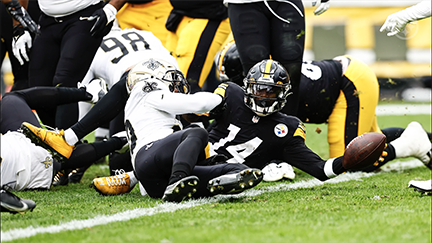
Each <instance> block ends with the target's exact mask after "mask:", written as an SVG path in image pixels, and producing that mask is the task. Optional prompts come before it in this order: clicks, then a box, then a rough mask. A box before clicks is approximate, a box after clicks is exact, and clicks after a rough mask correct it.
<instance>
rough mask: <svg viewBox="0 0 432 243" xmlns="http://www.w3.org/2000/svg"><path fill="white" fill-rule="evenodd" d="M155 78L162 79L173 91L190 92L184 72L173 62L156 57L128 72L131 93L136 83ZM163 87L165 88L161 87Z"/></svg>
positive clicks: (128, 88)
mask: <svg viewBox="0 0 432 243" xmlns="http://www.w3.org/2000/svg"><path fill="white" fill-rule="evenodd" d="M154 80H159V81H161V82H162V83H163V84H164V85H165V86H166V87H167V88H168V89H169V91H171V92H178V93H185V94H187V93H189V92H190V88H189V83H188V82H187V81H186V79H185V78H184V75H183V73H182V72H181V71H180V70H178V69H177V68H176V67H175V66H174V65H172V64H171V63H169V62H167V61H165V60H161V59H156V58H149V59H146V60H143V61H141V62H140V63H138V64H136V65H135V66H134V67H133V68H132V69H131V70H130V71H129V73H128V76H127V82H126V87H127V90H128V92H129V93H130V92H131V91H132V89H133V87H134V86H135V84H136V83H138V82H141V81H146V82H149V81H154ZM161 88H162V89H163V87H160V88H159V89H161Z"/></svg>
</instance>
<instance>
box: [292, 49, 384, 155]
mask: <svg viewBox="0 0 432 243" xmlns="http://www.w3.org/2000/svg"><path fill="white" fill-rule="evenodd" d="M378 98H379V85H378V80H377V78H376V75H375V74H374V72H373V71H372V70H371V69H370V68H369V67H368V66H367V65H366V64H364V63H362V62H361V61H359V60H357V59H355V58H353V57H350V56H340V57H336V58H335V59H333V60H322V61H308V62H303V65H302V77H301V83H300V102H299V108H298V113H297V116H298V117H299V118H300V120H302V121H304V122H306V123H328V138H327V139H328V143H329V148H330V158H334V157H338V156H342V155H343V153H344V151H345V147H346V146H347V145H348V143H349V142H350V141H351V140H352V139H354V138H355V137H357V136H359V135H361V134H363V133H367V132H381V130H380V128H379V127H378V124H377V119H376V114H375V109H376V106H377V104H378ZM288 105H289V104H288Z"/></svg>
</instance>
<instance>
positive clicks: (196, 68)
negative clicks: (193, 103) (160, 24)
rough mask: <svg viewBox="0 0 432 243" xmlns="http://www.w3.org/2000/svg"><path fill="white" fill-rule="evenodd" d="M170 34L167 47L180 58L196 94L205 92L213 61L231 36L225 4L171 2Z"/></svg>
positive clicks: (168, 23) (181, 68) (168, 24)
mask: <svg viewBox="0 0 432 243" xmlns="http://www.w3.org/2000/svg"><path fill="white" fill-rule="evenodd" d="M170 2H171V5H172V6H173V10H172V12H171V14H170V17H169V18H168V20H167V28H168V29H169V30H170V33H169V35H168V40H167V44H166V47H167V49H168V50H169V51H170V52H171V53H172V54H173V56H175V57H176V58H177V62H178V65H179V68H180V70H181V71H182V72H183V73H184V74H185V75H186V79H187V80H188V82H189V83H190V85H191V88H192V92H193V93H194V92H196V91H199V90H201V88H202V87H203V85H204V83H205V81H206V79H207V76H208V75H209V73H210V70H211V69H212V67H213V59H214V57H215V55H216V53H217V52H218V51H219V50H220V48H221V47H222V45H223V44H224V43H225V40H226V39H227V37H228V36H229V34H230V32H231V28H230V24H229V20H228V11H227V8H226V7H225V5H223V1H222V0H218V1H205V0H202V1H183V0H170Z"/></svg>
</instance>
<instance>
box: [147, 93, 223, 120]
mask: <svg viewBox="0 0 432 243" xmlns="http://www.w3.org/2000/svg"><path fill="white" fill-rule="evenodd" d="M221 101H222V98H221V97H220V96H219V95H216V94H214V93H210V92H198V93H195V94H192V95H187V94H180V93H171V92H167V91H162V90H158V91H154V92H151V93H149V94H148V97H147V100H146V103H147V104H148V105H150V106H153V107H154V108H156V109H158V110H162V111H165V112H168V113H171V114H176V115H181V114H188V113H205V112H208V111H210V110H212V109H213V108H215V107H216V106H217V105H219V104H220V103H221Z"/></svg>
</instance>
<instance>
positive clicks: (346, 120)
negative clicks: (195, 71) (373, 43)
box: [217, 44, 432, 171]
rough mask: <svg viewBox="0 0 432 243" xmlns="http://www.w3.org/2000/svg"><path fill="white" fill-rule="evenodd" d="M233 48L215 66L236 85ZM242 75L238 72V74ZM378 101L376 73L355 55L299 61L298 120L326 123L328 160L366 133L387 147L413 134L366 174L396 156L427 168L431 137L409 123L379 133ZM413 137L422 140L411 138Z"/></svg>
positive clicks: (415, 125) (367, 169) (429, 165)
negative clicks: (378, 137) (379, 138)
mask: <svg viewBox="0 0 432 243" xmlns="http://www.w3.org/2000/svg"><path fill="white" fill-rule="evenodd" d="M235 49H236V47H235V44H231V45H230V46H228V50H226V51H223V52H221V53H222V54H221V56H220V57H219V58H218V60H217V62H218V66H219V69H220V77H222V78H225V79H226V78H229V79H230V80H231V77H234V80H236V83H239V82H238V81H239V79H238V77H237V76H236V75H235V74H236V72H235V71H234V70H232V69H233V68H232V66H235V67H236V68H238V65H236V63H237V62H239V61H240V60H239V59H238V53H237V52H236V50H235ZM241 72H242V71H241V70H240V71H237V74H239V73H241ZM378 98H379V85H378V81H377V78H376V76H375V74H374V73H373V71H372V70H371V69H370V68H369V67H368V66H367V65H365V64H364V63H362V62H360V61H359V60H357V59H355V58H353V57H350V56H339V57H335V58H334V59H332V60H322V61H308V62H303V65H302V76H301V83H300V101H299V109H298V112H297V116H298V117H299V118H300V120H301V121H303V122H305V123H328V143H329V149H330V158H335V157H339V156H342V155H343V153H344V151H345V147H346V146H347V145H348V143H349V142H350V141H351V140H352V139H354V138H355V137H357V136H359V135H361V134H363V133H366V132H382V133H384V135H386V137H387V143H389V142H391V141H393V140H395V139H397V138H398V137H400V136H401V134H405V135H404V137H405V138H406V136H408V134H411V135H409V136H410V138H409V139H408V140H407V139H405V140H406V141H407V142H403V143H401V142H395V143H393V145H394V146H389V147H388V148H386V151H387V153H388V155H387V156H386V157H385V159H384V161H382V162H376V164H375V165H373V166H371V167H369V168H365V169H364V170H365V171H373V170H375V169H377V168H378V167H381V166H382V165H384V164H385V163H387V162H388V161H390V160H392V159H394V158H401V157H410V156H413V157H416V158H418V159H420V160H421V161H422V162H423V163H424V164H425V165H426V166H428V167H429V168H430V167H431V166H432V164H431V152H430V150H431V143H430V137H431V135H430V133H429V134H427V133H426V132H425V131H424V130H423V128H422V127H421V126H420V124H418V123H416V124H410V125H409V126H408V127H409V128H410V129H408V131H407V132H405V133H404V131H405V129H403V128H385V129H380V128H379V127H378V124H377V119H376V114H375V108H376V106H377V103H378ZM288 105H290V104H288ZM282 112H283V110H282ZM415 136H419V137H421V138H423V139H420V140H415V139H412V138H411V137H415ZM428 136H429V138H428ZM399 141H401V140H399ZM411 141H413V143H411ZM418 144H419V145H418ZM395 147H397V148H395ZM395 150H397V151H398V152H395Z"/></svg>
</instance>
